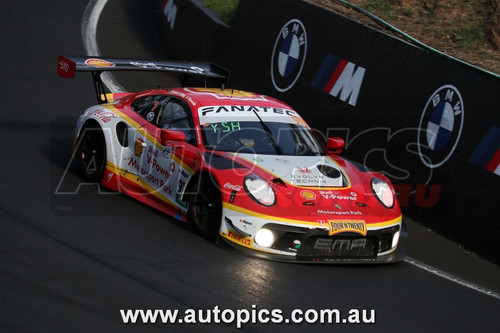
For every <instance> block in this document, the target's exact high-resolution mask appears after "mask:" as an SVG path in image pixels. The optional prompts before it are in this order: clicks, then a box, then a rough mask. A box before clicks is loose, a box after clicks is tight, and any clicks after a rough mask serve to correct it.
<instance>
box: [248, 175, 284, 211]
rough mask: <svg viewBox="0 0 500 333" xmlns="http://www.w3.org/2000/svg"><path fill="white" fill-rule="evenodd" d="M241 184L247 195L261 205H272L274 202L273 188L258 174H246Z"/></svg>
mask: <svg viewBox="0 0 500 333" xmlns="http://www.w3.org/2000/svg"><path fill="white" fill-rule="evenodd" d="M243 185H244V187H245V191H246V192H247V193H248V195H249V196H250V197H251V198H252V199H253V200H255V201H257V202H258V203H260V204H261V205H264V206H272V205H274V204H275V203H276V196H275V194H274V191H273V189H272V188H271V186H269V184H268V183H266V182H265V181H264V180H262V178H260V177H259V176H256V175H248V176H246V177H245V181H244V182H243Z"/></svg>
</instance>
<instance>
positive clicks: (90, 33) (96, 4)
mask: <svg viewBox="0 0 500 333" xmlns="http://www.w3.org/2000/svg"><path fill="white" fill-rule="evenodd" d="M107 2H108V0H91V1H90V2H89V4H88V5H87V8H86V9H85V13H84V14H83V22H82V35H83V43H84V46H85V51H86V52H87V55H89V56H99V55H100V52H99V47H98V45H97V23H98V22H99V17H100V16H101V13H102V10H103V9H104V6H106V3H107ZM102 81H103V82H104V84H105V85H106V86H107V87H108V89H109V90H110V91H111V92H113V93H118V92H124V91H125V89H124V88H123V87H122V86H121V85H120V84H119V83H118V81H116V79H115V78H114V77H113V76H112V75H111V73H109V72H104V73H103V74H102ZM405 262H407V263H409V264H410V265H413V266H415V267H418V268H420V269H423V270H424V271H427V272H429V273H432V274H434V275H437V276H439V277H441V278H443V279H446V280H448V281H451V282H454V283H456V284H459V285H461V286H464V287H467V288H469V289H472V290H475V291H477V292H480V293H482V294H485V295H488V296H491V297H493V298H496V299H498V300H500V294H498V293H496V292H494V291H492V290H489V289H487V288H483V287H481V286H478V285H476V284H474V283H471V282H469V281H466V280H463V279H460V278H458V277H456V276H453V275H451V274H448V273H446V272H443V271H441V270H439V269H437V268H434V267H431V266H428V265H426V264H424V263H421V262H420V261H417V260H415V259H412V258H406V259H405Z"/></svg>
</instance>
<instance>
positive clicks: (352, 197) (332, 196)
mask: <svg viewBox="0 0 500 333" xmlns="http://www.w3.org/2000/svg"><path fill="white" fill-rule="evenodd" d="M319 194H321V196H322V197H323V198H325V199H333V200H352V201H355V200H357V198H356V197H357V194H356V193H354V192H351V193H350V194H351V195H350V196H349V195H337V194H334V193H333V192H332V191H319Z"/></svg>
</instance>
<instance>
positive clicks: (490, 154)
mask: <svg viewBox="0 0 500 333" xmlns="http://www.w3.org/2000/svg"><path fill="white" fill-rule="evenodd" d="M469 162H471V163H474V164H475V165H477V166H480V167H481V168H483V169H486V170H488V171H489V172H493V173H494V174H496V175H499V176H500V127H498V126H491V127H490V129H489V130H488V132H487V133H486V135H485V136H484V137H483V139H482V140H481V143H479V145H478V146H477V148H476V149H475V150H474V153H472V156H471V157H470V159H469Z"/></svg>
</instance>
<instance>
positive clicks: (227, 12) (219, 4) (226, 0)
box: [203, 0, 239, 24]
mask: <svg viewBox="0 0 500 333" xmlns="http://www.w3.org/2000/svg"><path fill="white" fill-rule="evenodd" d="M238 1H239V0H203V2H204V3H205V5H207V7H209V8H210V9H212V10H213V11H215V12H216V13H217V14H218V15H219V16H220V17H221V18H222V19H223V20H224V21H226V22H227V23H228V24H233V22H234V16H235V14H236V8H238Z"/></svg>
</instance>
